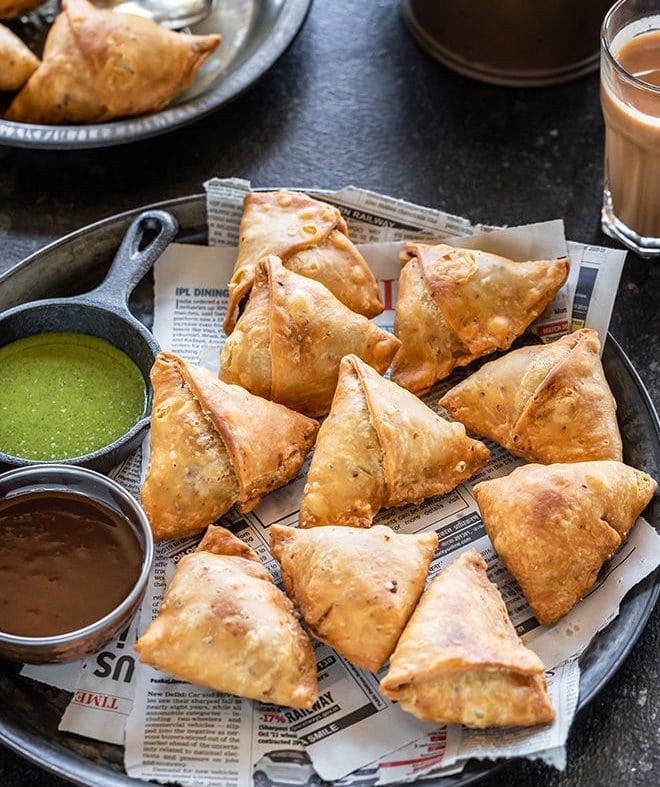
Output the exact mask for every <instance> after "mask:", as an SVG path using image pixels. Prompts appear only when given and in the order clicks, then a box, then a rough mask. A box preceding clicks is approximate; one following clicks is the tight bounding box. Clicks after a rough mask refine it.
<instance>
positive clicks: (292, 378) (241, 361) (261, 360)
mask: <svg viewBox="0 0 660 787" xmlns="http://www.w3.org/2000/svg"><path fill="white" fill-rule="evenodd" d="M398 347H399V341H398V339H396V338H395V337H394V336H392V335H391V334H390V333H388V332H387V331H385V330H383V329H382V328H379V327H378V326H377V325H374V323H372V322H370V321H369V320H368V319H367V318H366V317H362V316H361V315H359V314H355V313H353V312H352V311H350V309H347V308H346V306H344V305H343V304H342V303H340V302H339V301H338V300H337V299H336V298H335V297H334V295H332V293H331V292H330V291H329V290H328V289H327V288H326V287H324V286H323V285H322V284H319V283H318V282H316V281H313V280H312V279H308V278H306V277H305V276H299V275H298V274H296V273H292V272H291V271H288V270H287V269H286V268H284V267H283V265H282V263H281V261H280V260H279V258H277V257H274V256H269V257H265V258H264V259H262V260H260V261H259V263H258V264H257V266H256V268H255V277H254V286H253V287H252V291H251V293H250V299H249V301H248V303H247V305H246V307H245V311H244V312H243V314H242V315H241V317H240V319H239V321H238V323H237V324H236V328H235V329H234V331H233V332H232V334H231V336H229V338H228V339H227V341H226V342H225V345H224V347H223V350H222V355H221V358H220V377H221V379H222V380H224V381H225V382H228V383H236V384H238V385H242V386H243V387H244V388H247V389H248V390H249V391H252V392H253V393H255V394H257V395H258V396H263V397H265V398H267V399H272V400H273V401H275V402H280V403H281V404H284V405H286V406H287V407H290V408H292V409H293V410H298V411H299V412H301V413H305V415H323V414H324V413H327V412H328V410H329V409H330V404H331V402H332V397H333V394H334V391H335V387H336V385H337V375H338V373H339V364H340V361H341V359H342V358H343V357H344V355H347V354H349V353H355V355H357V356H359V357H360V358H361V359H362V360H364V361H366V363H368V364H369V365H371V366H373V367H374V368H375V369H377V370H378V371H379V372H384V371H385V370H386V369H387V367H388V366H389V365H390V361H391V360H392V356H393V355H394V353H395V352H396V350H397V348H398Z"/></svg>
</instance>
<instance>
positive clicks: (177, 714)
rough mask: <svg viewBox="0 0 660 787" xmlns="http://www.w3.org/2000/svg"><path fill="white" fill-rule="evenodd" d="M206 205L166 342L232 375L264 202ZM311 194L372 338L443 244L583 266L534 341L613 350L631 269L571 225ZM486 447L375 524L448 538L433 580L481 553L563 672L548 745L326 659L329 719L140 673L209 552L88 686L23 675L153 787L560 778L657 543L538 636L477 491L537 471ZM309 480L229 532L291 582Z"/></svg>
mask: <svg viewBox="0 0 660 787" xmlns="http://www.w3.org/2000/svg"><path fill="white" fill-rule="evenodd" d="M206 187H207V203H208V223H209V244H210V246H209V247H200V246H185V245H173V246H171V247H170V248H169V249H168V250H167V251H166V252H165V254H164V255H163V256H162V257H161V259H160V260H159V261H158V263H157V265H156V268H155V297H154V334H155V336H156V338H157V339H158V341H159V342H160V344H161V346H163V347H164V348H166V349H170V350H172V351H174V352H177V353H179V354H180V355H182V356H183V357H185V358H186V359H187V360H189V361H192V362H195V363H199V364H201V365H203V366H206V367H208V368H210V369H211V370H212V371H217V368H218V360H219V347H220V345H221V342H222V338H223V334H222V329H221V326H222V319H223V317H224V314H225V312H226V307H227V295H228V292H227V284H228V282H229V279H230V276H231V271H232V267H233V262H234V260H235V257H236V249H235V245H236V243H237V239H238V224H239V221H240V217H241V213H242V202H243V198H244V196H245V194H246V193H247V192H248V191H249V188H250V187H249V184H248V183H247V182H245V181H240V180H236V179H232V180H212V181H210V182H209V183H207V184H206ZM310 193H316V194H317V195H318V196H320V197H321V198H323V199H326V200H327V201H330V202H333V203H334V204H336V205H337V206H338V207H339V208H340V210H341V211H342V214H343V215H344V217H345V218H346V220H347V221H348V223H349V227H350V232H351V237H352V238H353V239H354V240H355V241H356V242H357V243H358V244H360V250H361V251H362V253H363V254H364V256H365V258H366V259H367V261H368V262H369V264H370V266H371V267H372V269H373V270H374V273H375V274H376V277H377V278H378V279H379V281H380V284H381V290H382V292H383V295H384V301H385V306H386V309H385V311H384V312H383V314H382V315H380V316H379V317H378V318H376V320H375V321H376V322H377V323H379V324H380V325H382V326H383V327H385V328H387V329H389V330H391V329H392V323H393V314H394V311H393V309H394V306H395V304H396V297H397V281H398V274H399V269H400V265H399V261H398V254H399V250H400V247H401V241H402V240H403V239H405V238H408V239H409V238H411V237H416V238H435V239H443V240H444V241H445V242H449V243H451V244H454V245H458V244H459V243H460V245H462V246H472V247H473V248H477V247H478V248H483V249H484V250H491V251H493V252H495V253H502V254H506V255H507V256H510V257H511V258H513V259H519V260H523V259H530V258H541V257H545V258H554V257H559V256H563V255H565V254H566V253H568V254H569V255H570V259H571V274H570V276H569V280H568V282H567V284H566V285H565V286H564V288H562V290H561V291H560V293H558V296H557V298H556V299H555V301H554V302H553V304H552V305H551V306H550V307H549V308H548V309H547V310H546V312H545V313H544V315H542V316H541V317H540V318H539V320H537V321H536V323H535V326H534V329H535V331H536V333H537V335H538V336H539V337H540V339H541V340H542V341H547V340H550V339H553V338H555V337H556V336H558V335H562V334H564V333H566V332H568V331H569V330H575V329H576V328H578V327H583V326H587V327H593V328H595V329H596V330H597V331H598V333H599V335H600V336H601V340H604V337H605V334H606V330H607V325H608V323H609V318H610V315H611V310H612V306H613V302H614V297H615V295H616V290H617V286H618V281H619V277H620V273H621V269H622V266H623V259H624V256H625V254H624V253H623V252H620V251H618V250H614V249H603V248H600V247H594V246H585V245H583V244H578V243H573V242H568V243H566V241H565V239H564V231H563V222H561V221H560V220H554V221H549V222H540V223H538V224H535V225H529V226H526V227H517V228H509V229H505V230H500V229H494V228H486V227H473V226H472V225H471V224H470V223H469V221H467V220H466V219H463V218H461V217H457V216H450V215H447V214H443V213H441V212H438V211H434V210H431V209H429V208H422V207H419V206H415V205H412V204H410V203H405V202H401V201H398V200H393V199H391V198H388V197H385V196H382V195H378V194H374V193H372V192H367V191H362V190H359V189H355V188H354V187H348V188H346V189H343V190H342V191H340V192H336V193H332V194H329V193H326V192H314V191H313V190H312V192H310ZM363 244H366V245H363ZM439 390H440V389H439V388H438V387H436V389H434V390H433V391H432V392H431V394H430V395H429V396H427V397H425V401H426V402H427V404H429V405H430V406H432V407H436V404H435V403H436V402H437V399H438V395H439ZM489 447H490V448H491V450H492V460H491V462H490V463H489V465H488V466H487V468H485V469H483V470H482V471H480V472H479V473H478V474H477V475H476V476H475V477H473V478H472V479H470V481H469V482H468V483H466V484H463V485H461V486H460V487H458V488H457V489H456V490H454V491H453V492H451V493H449V494H448V495H444V496H442V497H439V498H430V499H428V500H426V501H424V502H423V503H422V504H421V505H419V506H405V507H403V508H396V509H390V510H387V511H383V512H381V513H380V514H379V515H378V517H377V519H376V522H377V523H380V524H388V525H390V526H391V527H393V528H394V529H395V530H397V531H399V532H408V533H413V532H422V531H425V530H435V531H437V532H438V534H439V536H440V545H439V549H438V551H437V553H436V555H435V558H434V560H433V562H432V565H431V569H430V572H429V576H430V577H433V576H434V575H435V574H436V573H437V572H438V571H439V570H440V569H441V568H442V566H443V565H445V564H446V563H447V562H448V561H449V560H451V559H453V558H454V557H455V556H456V555H457V554H459V553H460V552H461V551H463V550H464V549H466V548H468V547H469V546H476V547H477V549H479V551H480V552H481V553H482V554H483V555H484V557H485V559H486V560H487V562H488V566H489V569H488V572H489V576H490V578H491V579H492V580H493V581H495V582H496V583H497V585H498V587H499V588H500V590H501V592H502V594H503V596H504V599H505V602H506V604H507V607H508V609H509V613H510V614H511V618H512V621H513V623H514V625H515V626H516V629H517V631H518V633H519V634H520V635H521V636H522V638H523V640H524V641H525V642H526V644H528V646H529V647H531V648H532V649H533V650H535V651H536V652H537V653H539V655H541V657H542V659H543V661H544V664H545V666H546V669H547V670H548V673H547V677H548V684H549V691H550V693H551V697H552V701H553V704H554V706H555V709H556V711H557V719H556V721H555V723H554V724H552V725H549V726H546V727H543V728H542V729H540V730H534V729H532V730H530V729H520V730H518V729H516V730H511V729H506V730H487V731H475V730H467V729H465V728H460V727H438V726H437V725H432V724H428V723H425V722H421V721H419V720H417V719H415V718H414V717H413V716H411V715H410V714H407V713H404V712H403V711H401V710H400V708H399V707H398V706H397V705H396V704H394V703H391V702H390V701H389V700H387V699H386V698H385V697H383V696H382V695H381V694H380V692H379V691H378V680H379V678H380V677H382V676H381V675H372V674H371V673H368V672H365V671H363V670H359V669H356V668H355V667H353V666H352V665H350V664H349V663H348V662H346V661H345V660H344V659H343V658H342V657H341V656H339V655H338V654H336V653H335V652H334V651H333V650H332V649H331V648H329V647H328V646H326V645H323V644H321V643H315V651H316V656H317V661H318V665H319V701H318V702H317V703H316V705H315V706H314V708H313V709H312V710H311V711H296V710H292V709H288V708H281V707H274V706H267V705H263V704H262V703H258V702H252V701H249V700H244V699H240V698H235V697H230V696H228V695H222V694H218V693H217V692H214V691H212V690H210V689H206V688H203V687H199V686H192V685H190V684H187V683H183V682H180V681H177V680H175V679H173V678H171V677H170V676H167V675H163V674H162V673H158V672H157V671H155V670H153V669H151V668H149V667H147V666H145V665H142V664H139V663H137V662H136V659H135V658H134V656H133V655H132V654H131V653H129V652H128V650H130V648H128V647H127V645H128V643H132V642H133V641H134V639H135V636H136V632H141V631H143V630H144V628H145V627H146V625H147V624H148V622H149V621H150V620H151V619H152V617H153V615H155V614H156V612H157V610H158V607H159V604H160V599H161V598H162V594H163V592H164V590H165V587H166V585H167V583H168V581H169V579H170V578H171V575H172V573H173V570H174V567H175V565H176V562H177V561H178V559H179V558H180V557H181V555H182V554H185V553H186V551H190V550H191V549H194V547H195V543H196V540H195V539H190V540H188V541H179V542H175V543H174V542H169V543H166V544H164V545H160V546H159V547H158V549H157V558H156V562H155V566H154V575H153V581H152V582H151V584H150V589H149V591H148V595H147V597H146V599H145V602H144V603H143V605H142V610H141V613H140V616H139V619H137V620H136V621H134V623H133V624H132V626H131V627H130V629H129V630H127V631H126V632H123V634H122V636H121V637H120V639H119V640H118V642H116V643H113V644H112V645H111V646H109V647H108V648H106V649H105V650H104V651H103V653H101V654H96V655H95V656H92V657H90V658H89V659H86V660H84V661H83V662H82V663H79V664H77V665H76V668H75V669H73V668H68V669H67V670H66V671H62V670H61V668H52V667H30V668H25V670H24V672H23V673H22V674H26V675H28V676H30V677H33V678H34V679H37V680H44V681H46V682H55V685H58V686H60V687H61V688H66V689H69V690H72V691H74V696H73V699H72V701H71V703H70V705H69V707H68V708H67V711H66V713H65V715H64V717H63V720H62V723H61V725H60V729H67V730H70V731H73V732H77V733H79V734H82V735H88V736H90V737H98V738H99V739H101V740H106V741H110V742H115V743H118V742H122V741H123V740H124V733H125V741H126V753H125V767H126V771H127V773H128V774H129V775H131V776H135V777H140V778H143V779H158V780H161V781H178V782H179V783H181V784H186V785H188V784H189V785H199V787H202V785H208V787H215V785H218V787H219V786H220V785H232V784H236V785H245V784H249V783H251V782H252V780H253V777H254V776H255V774H258V773H259V772H263V773H264V774H265V775H266V776H267V777H268V778H271V776H272V775H273V774H277V773H278V769H279V772H280V773H282V772H283V771H282V769H284V770H286V769H287V768H288V769H298V770H297V772H298V774H299V776H300V775H301V774H302V777H303V778H304V776H305V774H307V773H308V783H309V784H314V783H316V782H315V779H318V777H317V776H315V773H318V774H319V775H320V776H321V778H323V779H328V780H333V779H341V784H342V785H351V784H353V783H356V784H357V783H358V780H359V783H360V784H367V783H371V784H379V785H380V784H389V783H392V782H395V781H412V780H414V779H416V778H418V777H419V776H421V775H424V774H428V773H442V772H446V769H447V768H449V769H450V770H452V771H453V772H455V771H456V770H458V769H460V768H461V767H462V764H463V763H464V762H465V760H466V759H467V758H469V757H479V758H484V759H492V758H498V757H517V756H526V757H530V758H537V757H541V758H543V759H544V760H545V761H546V762H549V763H551V764H553V765H555V766H557V767H560V768H561V767H563V765H564V763H565V748H564V744H565V741H566V737H567V734H568V729H569V726H570V723H571V721H572V718H573V715H574V712H575V708H576V705H577V697H578V688H579V666H578V663H577V656H578V655H579V654H580V653H581V652H582V651H583V650H584V649H585V648H586V647H587V645H588V644H589V641H590V640H591V638H592V637H593V635H594V634H595V633H596V632H597V631H598V630H600V629H601V628H602V627H603V626H605V625H606V624H607V623H608V622H609V621H610V620H612V619H613V617H615V616H616V614H617V612H618V607H619V603H620V601H621V599H622V598H623V596H624V595H625V593H626V592H627V591H628V590H629V589H630V588H631V587H632V586H633V585H634V584H636V583H637V582H639V581H640V580H641V579H642V578H643V577H644V576H646V575H647V574H648V573H649V572H650V571H651V570H653V568H654V567H655V565H657V564H658V562H660V538H659V537H658V536H657V535H656V533H655V531H654V530H653V529H652V528H651V527H650V526H649V525H647V524H646V523H644V522H643V521H641V522H639V523H638V524H637V525H636V527H635V528H634V529H633V531H632V533H631V535H630V536H629V538H628V540H627V542H626V544H625V545H624V547H623V548H622V549H621V550H620V551H619V552H618V553H617V555H616V556H615V557H614V558H613V560H612V561H611V563H610V566H609V571H608V573H607V576H606V578H604V579H603V580H602V581H601V583H600V586H599V587H597V588H595V589H594V591H592V592H591V593H590V595H589V596H588V598H587V599H585V600H584V601H583V602H581V603H580V604H578V605H577V606H576V607H575V609H574V610H573V611H572V612H571V613H569V615H567V616H566V617H565V618H564V619H563V620H562V621H561V622H560V623H558V624H557V625H556V626H554V627H552V628H550V629H545V628H543V627H541V626H539V624H538V622H537V621H536V620H535V618H534V617H533V615H532V613H531V611H530V610H529V607H528V606H527V604H526V602H525V599H524V597H523V596H522V595H521V593H520V590H519V588H518V586H517V584H516V583H515V581H514V580H513V578H512V577H511V576H510V575H509V574H508V572H507V571H506V569H505V568H504V567H503V565H502V564H501V563H500V562H499V560H498V559H497V557H496V555H495V553H494V550H493V549H492V546H491V544H490V541H489V540H488V538H487V536H486V534H485V531H484V528H483V524H482V522H481V518H480V516H479V512H478V509H477V507H476V503H475V501H474V498H473V496H472V492H471V490H472V487H473V485H474V484H476V483H477V482H478V481H481V480H485V479H486V478H492V477H495V476H499V475H504V474H506V473H508V472H510V471H511V470H512V469H513V467H515V466H517V465H519V464H522V461H521V460H519V459H517V458H515V457H513V456H511V455H510V454H508V453H507V452H505V451H504V450H503V449H501V448H500V447H498V446H495V445H493V444H489ZM145 454H146V452H145ZM139 462H140V458H139V457H138V458H137V459H136V460H135V461H134V462H132V463H129V464H128V465H127V466H126V467H125V468H123V471H122V472H121V473H120V474H119V477H118V480H119V481H120V482H122V483H126V484H127V486H128V487H129V488H132V489H133V491H135V490H136V489H137V487H138V485H139V477H136V474H137V476H139V473H138V467H139ZM307 467H308V463H306V465H305V467H304V468H303V471H302V472H301V474H300V476H299V477H298V478H297V479H295V480H294V481H293V482H291V483H290V484H288V485H287V486H286V487H283V488H282V489H280V490H277V491H276V492H274V493H272V494H270V495H269V496H268V497H266V498H265V499H264V501H262V503H261V504H260V505H259V506H258V507H257V509H255V511H253V512H251V513H250V514H246V515H243V516H239V515H237V514H235V513H232V514H230V515H229V516H228V517H224V518H223V523H224V524H228V525H229V526H232V527H233V530H234V532H235V533H236V534H237V535H239V536H240V537H241V538H243V539H244V540H245V541H247V542H248V543H249V544H250V545H251V546H252V547H253V548H254V549H255V550H256V551H257V553H258V554H259V556H260V558H261V559H262V560H263V561H264V563H265V565H266V566H267V567H268V568H269V569H270V570H271V572H272V573H273V575H274V577H275V578H276V581H279V566H278V564H277V562H276V561H275V560H274V559H273V558H272V557H271V555H270V553H269V550H268V531H269V528H270V526H271V525H272V524H273V523H274V522H278V523H281V524H291V525H293V524H296V522H297V510H298V505H299V501H300V497H301V494H302V489H303V486H304V476H305V473H306V469H307ZM58 669H59V670H60V671H59V672H58V673H57V675H55V674H53V676H52V677H49V676H50V674H51V673H50V671H51V670H58ZM74 679H75V682H74ZM130 706H132V712H131V714H130V716H128V717H127V711H128V709H129V707H130ZM127 719H128V720H127ZM269 774H270V775H271V776H269ZM301 781H302V779H301Z"/></svg>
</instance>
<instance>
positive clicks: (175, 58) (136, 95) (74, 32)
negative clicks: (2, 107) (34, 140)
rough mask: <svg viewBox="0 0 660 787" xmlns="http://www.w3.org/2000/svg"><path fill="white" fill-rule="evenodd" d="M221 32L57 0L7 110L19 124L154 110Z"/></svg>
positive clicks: (188, 79) (178, 89) (80, 0)
mask: <svg viewBox="0 0 660 787" xmlns="http://www.w3.org/2000/svg"><path fill="white" fill-rule="evenodd" d="M220 41H221V38H220V36H218V35H204V36H197V35H186V34H183V33H175V32H174V31H172V30H166V29H165V28H163V27H161V26H160V25H158V24H156V23H155V22H153V21H152V20H151V19H147V18H145V17H142V16H136V15H135V14H125V13H121V12H118V11H110V10H106V9H102V8H96V7H95V6H93V5H92V4H91V3H88V2H87V0H62V13H60V14H59V16H58V17H57V18H56V19H55V22H54V23H53V25H52V27H51V28H50V30H49V31H48V37H47V38H46V44H45V46H44V53H43V60H42V62H41V65H40V66H39V68H38V69H37V70H36V71H35V72H34V74H33V75H32V76H31V77H30V79H29V80H28V82H27V84H26V85H25V87H24V88H23V89H22V90H21V92H20V93H19V94H18V95H17V96H16V97H15V98H14V100H13V101H12V103H11V105H10V106H9V109H8V110H7V115H6V117H7V119H8V120H18V121H22V122H24V123H99V122H103V121H107V120H111V119H112V118H118V117H129V116H133V115H142V114H144V113H146V112H156V111H158V110H160V109H162V108H163V107H165V106H166V105H167V104H169V103H170V102H171V101H172V100H173V99H174V98H176V97H177V96H178V95H179V94H180V93H182V92H183V91H184V90H186V89H187V88H188V87H190V85H191V84H192V81H193V79H194V77H195V73H196V72H197V69H198V68H199V67H200V66H201V65H202V63H203V62H204V61H205V60H206V58H207V57H208V56H209V55H210V54H211V52H213V50H214V49H215V48H216V47H217V46H218V45H219V44H220Z"/></svg>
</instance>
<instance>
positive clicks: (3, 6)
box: [0, 0, 46, 90]
mask: <svg viewBox="0 0 660 787" xmlns="http://www.w3.org/2000/svg"><path fill="white" fill-rule="evenodd" d="M45 2H46V0H0V19H13V18H14V17H15V16H18V15H19V14H24V13H25V12H26V11H32V9H33V8H38V7H39V6H40V5H42V4H43V3H45ZM0 64H4V62H3V61H2V60H0ZM6 89H7V90H11V89H12V88H6ZM2 90H5V88H2Z"/></svg>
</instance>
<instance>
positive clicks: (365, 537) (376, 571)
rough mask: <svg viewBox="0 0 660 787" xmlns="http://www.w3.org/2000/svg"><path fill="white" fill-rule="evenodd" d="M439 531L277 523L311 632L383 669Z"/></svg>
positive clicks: (279, 551) (288, 578)
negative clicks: (303, 526)
mask: <svg viewBox="0 0 660 787" xmlns="http://www.w3.org/2000/svg"><path fill="white" fill-rule="evenodd" d="M437 545H438V536H437V534H436V533H419V534H412V535H406V534H403V533H395V532H394V531H393V530H391V529H390V528H389V527H386V526H385V525H377V526H376V527H373V528H371V530H366V531H365V530H354V529H352V528H346V527H319V528H315V529H314V530H300V529H298V528H293V527H283V526H280V525H273V526H272V527H271V529H270V546H271V551H272V553H273V555H274V556H275V557H276V558H277V560H279V562H280V563H281V565H282V579H283V581H284V587H285V588H286V592H287V593H288V594H289V597H290V598H291V599H292V600H293V602H294V604H295V605H296V606H297V607H298V608H299V609H300V612H301V613H302V616H303V619H304V621H305V623H306V624H307V626H308V627H309V630H310V631H311V632H312V634H313V635H314V636H315V637H316V638H317V639H320V640H321V641H323V642H325V643H327V644H328V645H330V646H331V647H333V648H334V649H335V650H336V651H337V652H338V653H341V654H342V656H345V657H346V658H347V659H348V660H349V661H350V662H351V663H353V664H355V666H356V667H361V668H362V669H367V670H371V671H372V672H376V671H377V670H379V669H380V668H381V667H382V666H383V664H384V663H385V661H386V660H387V658H388V656H389V655H390V653H392V651H393V650H394V647H395V645H396V643H397V641H398V639H399V636H400V635H401V632H402V631H403V628H404V626H405V625H406V622H407V621H408V618H409V617H410V615H411V614H412V611H413V610H414V609H415V604H417V600H418V599H419V597H420V595H421V593H422V590H423V589H424V583H425V581H426V572H427V571H428V567H429V564H430V562H431V559H432V558H433V554H434V552H435V549H436V547H437Z"/></svg>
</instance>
